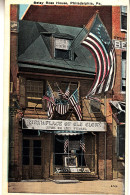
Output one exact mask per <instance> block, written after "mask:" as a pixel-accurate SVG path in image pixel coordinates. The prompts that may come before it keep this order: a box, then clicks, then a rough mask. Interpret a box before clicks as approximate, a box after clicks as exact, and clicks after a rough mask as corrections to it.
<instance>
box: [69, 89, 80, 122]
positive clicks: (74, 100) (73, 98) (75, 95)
mask: <svg viewBox="0 0 130 195" xmlns="http://www.w3.org/2000/svg"><path fill="white" fill-rule="evenodd" d="M69 102H70V103H71V105H72V106H73V108H74V110H75V112H76V114H77V115H78V118H79V120H82V114H81V108H80V105H79V87H78V88H77V89H76V90H75V91H74V93H73V94H72V95H71V96H70V97H69Z"/></svg>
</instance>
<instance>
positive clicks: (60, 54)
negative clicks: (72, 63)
mask: <svg viewBox="0 0 130 195" xmlns="http://www.w3.org/2000/svg"><path fill="white" fill-rule="evenodd" d="M55 57H56V58H59V59H70V51H69V50H62V49H55Z"/></svg>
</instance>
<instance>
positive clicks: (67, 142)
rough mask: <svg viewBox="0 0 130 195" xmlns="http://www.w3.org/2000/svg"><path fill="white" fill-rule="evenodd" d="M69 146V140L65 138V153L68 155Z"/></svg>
mask: <svg viewBox="0 0 130 195" xmlns="http://www.w3.org/2000/svg"><path fill="white" fill-rule="evenodd" d="M68 146H69V139H68V138H67V137H65V141H64V153H67V148H68Z"/></svg>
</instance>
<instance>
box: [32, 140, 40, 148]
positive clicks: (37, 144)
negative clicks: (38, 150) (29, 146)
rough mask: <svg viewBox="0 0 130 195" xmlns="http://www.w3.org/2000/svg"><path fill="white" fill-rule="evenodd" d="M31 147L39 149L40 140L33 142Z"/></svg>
mask: <svg viewBox="0 0 130 195" xmlns="http://www.w3.org/2000/svg"><path fill="white" fill-rule="evenodd" d="M33 147H41V140H34V141H33Z"/></svg>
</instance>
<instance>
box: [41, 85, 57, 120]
mask: <svg viewBox="0 0 130 195" xmlns="http://www.w3.org/2000/svg"><path fill="white" fill-rule="evenodd" d="M46 94H47V96H44V97H43V99H46V100H47V107H48V112H47V114H48V118H49V119H52V118H53V115H54V111H55V98H54V94H53V90H52V88H51V86H50V83H49V82H47V92H46Z"/></svg>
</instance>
